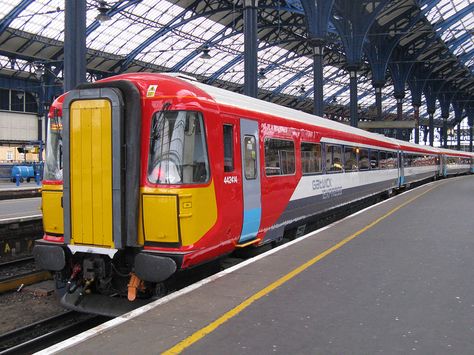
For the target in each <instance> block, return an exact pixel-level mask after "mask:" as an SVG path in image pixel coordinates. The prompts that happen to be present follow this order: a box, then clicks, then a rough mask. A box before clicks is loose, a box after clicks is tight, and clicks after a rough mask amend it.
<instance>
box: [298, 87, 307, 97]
mask: <svg viewBox="0 0 474 355" xmlns="http://www.w3.org/2000/svg"><path fill="white" fill-rule="evenodd" d="M305 92H306V88H305V86H304V85H301V86H300V88H299V93H300V94H301V95H303V94H304V93H305Z"/></svg>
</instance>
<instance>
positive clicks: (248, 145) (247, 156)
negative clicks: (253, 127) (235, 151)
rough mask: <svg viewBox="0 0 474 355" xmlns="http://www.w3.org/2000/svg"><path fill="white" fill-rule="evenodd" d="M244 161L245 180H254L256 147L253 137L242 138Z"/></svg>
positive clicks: (255, 176) (255, 175)
mask: <svg viewBox="0 0 474 355" xmlns="http://www.w3.org/2000/svg"><path fill="white" fill-rule="evenodd" d="M244 145H245V147H244V160H245V178H246V179H247V180H254V179H256V178H257V145H256V140H255V137H254V136H245V137H244Z"/></svg>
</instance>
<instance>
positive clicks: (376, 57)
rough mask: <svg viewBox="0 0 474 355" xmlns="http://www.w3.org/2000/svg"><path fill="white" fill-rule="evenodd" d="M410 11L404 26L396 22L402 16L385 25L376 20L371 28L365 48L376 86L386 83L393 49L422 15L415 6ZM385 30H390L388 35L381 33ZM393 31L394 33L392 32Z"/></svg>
mask: <svg viewBox="0 0 474 355" xmlns="http://www.w3.org/2000/svg"><path fill="white" fill-rule="evenodd" d="M408 12H409V14H408V15H407V16H410V17H409V21H408V22H407V23H406V24H405V26H403V27H402V28H399V27H398V26H397V24H396V22H398V21H400V20H401V19H400V17H396V18H394V19H393V20H392V21H391V22H388V23H386V24H384V25H383V26H380V25H378V24H377V22H375V23H374V24H373V26H372V27H371V28H370V31H369V34H368V39H369V41H366V42H365V44H364V50H365V53H366V54H367V57H368V59H369V63H370V67H371V69H372V82H373V85H374V86H379V87H381V86H383V85H384V84H385V75H386V72H387V66H388V63H389V61H390V58H391V56H392V53H393V51H394V50H395V48H396V47H397V45H398V44H399V43H400V40H401V39H402V38H403V37H404V36H405V34H406V33H408V32H409V31H410V29H411V28H413V26H415V24H416V23H417V22H418V21H419V20H420V19H421V17H422V13H421V11H418V12H415V11H414V8H411V9H409V10H408ZM405 13H406V12H405ZM405 13H404V14H405ZM406 19H407V17H406V16H403V19H402V20H406ZM393 26H395V29H393V30H390V28H393ZM384 32H388V35H381V33H384ZM391 32H393V34H391ZM397 32H398V33H397Z"/></svg>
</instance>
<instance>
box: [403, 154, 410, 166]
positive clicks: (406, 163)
mask: <svg viewBox="0 0 474 355" xmlns="http://www.w3.org/2000/svg"><path fill="white" fill-rule="evenodd" d="M410 166H411V154H404V156H403V167H404V168H409V167H410Z"/></svg>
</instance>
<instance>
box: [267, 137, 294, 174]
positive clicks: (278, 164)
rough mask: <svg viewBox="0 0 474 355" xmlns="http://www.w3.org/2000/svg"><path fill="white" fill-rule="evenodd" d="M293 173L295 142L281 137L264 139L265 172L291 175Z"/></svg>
mask: <svg viewBox="0 0 474 355" xmlns="http://www.w3.org/2000/svg"><path fill="white" fill-rule="evenodd" d="M294 173H295V144H294V143H293V141H287V140H283V139H273V138H267V139H265V174H266V175H267V176H274V175H291V174H294Z"/></svg>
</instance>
